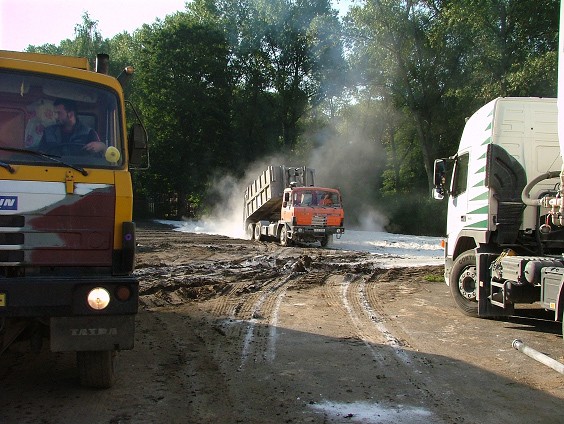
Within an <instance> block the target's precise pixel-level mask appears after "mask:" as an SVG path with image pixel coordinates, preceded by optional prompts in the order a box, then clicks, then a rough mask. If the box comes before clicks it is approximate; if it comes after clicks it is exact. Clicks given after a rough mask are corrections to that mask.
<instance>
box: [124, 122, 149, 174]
mask: <svg viewBox="0 0 564 424" xmlns="http://www.w3.org/2000/svg"><path fill="white" fill-rule="evenodd" d="M147 138H148V137H147V132H146V131H145V128H143V126H142V125H141V124H138V123H134V124H133V125H132V126H131V129H130V130H129V136H128V139H129V140H128V141H129V163H130V164H131V165H132V166H134V167H141V166H142V164H143V162H147V167H148V165H149V164H148V160H149V158H148V149H147Z"/></svg>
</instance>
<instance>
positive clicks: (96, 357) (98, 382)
mask: <svg viewBox="0 0 564 424" xmlns="http://www.w3.org/2000/svg"><path fill="white" fill-rule="evenodd" d="M115 356H116V353H115V351H113V350H104V351H88V352H76V364H77V368H78V375H79V376H80V384H81V385H83V386H85V387H93V388H96V389H108V388H110V387H112V386H113V384H114V382H115V368H114V359H115Z"/></svg>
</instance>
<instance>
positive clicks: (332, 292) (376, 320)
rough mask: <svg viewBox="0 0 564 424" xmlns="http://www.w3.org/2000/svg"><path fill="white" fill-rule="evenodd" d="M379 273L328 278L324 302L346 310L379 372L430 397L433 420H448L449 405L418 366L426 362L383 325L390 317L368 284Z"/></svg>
mask: <svg viewBox="0 0 564 424" xmlns="http://www.w3.org/2000/svg"><path fill="white" fill-rule="evenodd" d="M381 273H382V271H381V270H376V271H375V272H374V273H372V274H371V275H358V274H345V275H344V278H341V279H335V280H334V281H329V282H328V284H326V285H324V286H323V289H324V292H323V295H324V297H325V300H326V302H327V305H328V306H329V307H331V308H341V309H342V310H343V311H344V312H345V314H346V315H347V316H348V319H349V322H350V324H351V325H350V328H351V329H352V330H353V332H354V338H355V339H357V340H359V341H361V342H362V343H363V345H364V346H365V347H366V349H367V350H368V351H369V353H370V355H369V356H368V357H369V358H371V359H372V360H374V361H375V362H376V363H378V364H379V366H380V367H381V370H382V372H381V375H383V376H386V377H385V378H390V379H393V380H394V381H398V382H401V383H400V385H401V386H402V387H400V386H399V385H398V390H400V391H401V392H402V393H409V392H413V393H419V397H420V396H421V395H423V396H424V397H425V398H427V399H429V401H430V402H425V404H427V405H429V404H432V405H434V408H433V414H434V420H435V422H449V419H450V418H449V412H448V405H445V403H444V401H443V400H442V398H441V395H440V393H434V392H432V391H431V390H430V389H429V388H428V387H432V386H433V385H432V384H430V382H428V381H427V379H428V377H426V376H425V374H426V370H425V369H423V368H421V366H423V367H424V366H426V365H427V364H425V363H424V362H421V361H420V359H418V357H417V355H415V356H414V355H413V354H412V353H410V351H408V350H406V349H405V348H406V347H409V343H407V342H406V341H405V340H402V339H400V338H399V337H397V336H396V335H395V334H394V331H393V330H392V329H391V328H390V327H389V326H388V325H386V322H388V321H389V317H388V316H387V315H386V314H385V313H384V312H383V308H382V307H381V306H380V304H381V301H380V300H379V299H378V295H377V292H376V290H373V288H372V287H371V286H370V284H371V283H377V282H378V281H377V280H378V279H379V277H380V276H381ZM390 289H391V290H394V289H392V288H390ZM395 289H396V290H402V289H401V288H398V287H396V288H395Z"/></svg>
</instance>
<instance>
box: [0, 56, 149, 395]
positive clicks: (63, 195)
mask: <svg viewBox="0 0 564 424" xmlns="http://www.w3.org/2000/svg"><path fill="white" fill-rule="evenodd" d="M97 64H98V65H97V69H96V71H92V70H90V69H89V66H88V61H87V59H85V58H77V57H66V56H54V55H43V54H36V53H19V52H8V51H0V354H1V353H2V352H3V351H5V350H6V349H7V348H8V347H9V346H10V344H11V343H12V342H13V341H15V340H20V339H22V337H24V336H25V337H26V338H28V339H29V340H30V341H31V347H32V348H33V349H35V350H38V349H39V348H40V347H41V341H42V340H43V339H44V338H45V336H48V338H49V342H50V349H51V350H52V351H75V352H77V365H78V370H79V375H80V380H81V383H82V384H83V385H86V386H92V387H110V386H111V385H112V384H113V382H114V357H115V352H116V351H118V350H122V349H132V348H133V339H134V327H135V325H134V324H135V314H136V313H137V308H138V281H137V280H136V278H135V277H134V276H133V275H132V272H133V269H134V262H135V224H134V223H133V221H132V207H133V194H132V184H131V175H130V173H129V166H130V165H135V163H136V162H137V163H139V162H140V158H141V157H144V155H145V154H146V146H147V138H146V133H145V131H144V129H143V127H142V126H141V125H140V124H139V123H137V124H134V125H132V126H131V129H130V137H129V139H128V136H127V128H126V122H125V102H124V95H123V88H122V85H121V84H120V81H121V82H123V81H124V80H125V77H127V76H128V75H130V74H131V73H132V72H133V69H132V68H126V69H125V70H124V72H123V73H122V75H121V76H120V77H118V78H114V77H111V76H109V75H107V68H108V66H107V65H108V58H107V56H106V55H99V57H98V59H97ZM64 105H66V106H64ZM69 105H71V106H69ZM69 108H70V109H72V110H69ZM69 121H71V122H73V125H72V130H70V131H69V130H68V128H67V127H68V125H66V124H65V122H66V123H68V122H69ZM91 142H95V144H94V146H95V149H94V148H90V147H89V146H88V144H89V143H91Z"/></svg>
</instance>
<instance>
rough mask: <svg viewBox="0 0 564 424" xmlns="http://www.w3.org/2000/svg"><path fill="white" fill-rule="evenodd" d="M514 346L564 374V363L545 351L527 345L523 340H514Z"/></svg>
mask: <svg viewBox="0 0 564 424" xmlns="http://www.w3.org/2000/svg"><path fill="white" fill-rule="evenodd" d="M512 346H513V347H514V348H515V349H517V350H518V351H519V352H521V353H524V354H525V355H527V356H529V357H531V358H533V359H534V360H536V361H539V362H540V363H541V364H544V365H546V366H548V367H550V368H552V369H553V370H555V371H558V372H559V373H560V374H564V364H561V363H560V362H558V361H556V360H554V359H552V358H551V357H549V356H546V355H545V354H544V353H540V352H539V351H538V350H535V349H533V348H532V347H529V346H527V345H525V344H524V343H523V342H522V341H521V340H519V339H515V340H513V343H512Z"/></svg>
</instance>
